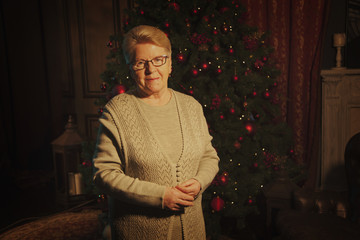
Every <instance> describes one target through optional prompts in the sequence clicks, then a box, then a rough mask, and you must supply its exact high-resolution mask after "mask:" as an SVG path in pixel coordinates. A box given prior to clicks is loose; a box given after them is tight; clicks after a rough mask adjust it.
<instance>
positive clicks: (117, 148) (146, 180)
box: [94, 25, 219, 240]
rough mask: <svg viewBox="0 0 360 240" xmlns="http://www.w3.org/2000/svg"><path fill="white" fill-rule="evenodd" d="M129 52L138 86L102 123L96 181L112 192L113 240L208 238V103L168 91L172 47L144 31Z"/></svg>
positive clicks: (134, 33)
mask: <svg viewBox="0 0 360 240" xmlns="http://www.w3.org/2000/svg"><path fill="white" fill-rule="evenodd" d="M123 52H124V55H125V59H126V61H127V63H128V64H129V67H130V72H131V76H132V78H133V79H134V81H135V82H136V89H135V90H131V91H128V92H126V93H123V94H120V95H117V96H116V97H114V98H113V99H112V100H111V101H109V103H108V104H107V105H106V107H105V109H104V113H103V115H102V117H101V118H100V128H99V135H98V141H97V147H96V151H95V156H94V166H95V169H96V172H95V175H94V181H95V183H96V185H97V186H98V187H99V189H101V190H102V191H103V192H104V193H106V194H108V195H109V209H110V210H109V212H110V222H111V224H110V225H111V229H112V238H113V239H126V240H128V239H136V240H139V239H189V240H197V239H205V237H206V234H205V224H204V219H203V214H202V207H201V194H202V192H203V191H204V190H205V189H206V188H207V186H208V185H209V184H210V183H211V181H212V179H213V178H214V176H215V175H216V173H217V172H218V161H219V158H218V156H217V153H216V151H215V149H214V148H213V147H212V145H211V139H212V138H211V136H210V135H209V132H208V127H207V124H206V120H205V118H204V115H203V111H202V107H201V105H200V104H199V103H198V102H197V101H196V100H195V99H194V98H193V97H191V96H188V95H185V94H182V93H180V92H177V91H174V90H172V89H170V88H168V78H169V75H170V73H171V70H172V66H171V45H170V41H169V39H168V38H167V36H166V35H165V34H164V32H162V31H161V30H159V29H157V28H155V27H152V26H145V25H142V26H138V27H135V28H133V29H132V30H130V31H129V32H128V33H127V34H126V35H125V38H124V42H123Z"/></svg>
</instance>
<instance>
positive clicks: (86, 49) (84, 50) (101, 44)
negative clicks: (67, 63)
mask: <svg viewBox="0 0 360 240" xmlns="http://www.w3.org/2000/svg"><path fill="white" fill-rule="evenodd" d="M63 1H65V4H64V8H63V9H64V10H63V11H64V16H67V18H68V19H67V20H66V21H67V23H68V29H67V31H68V33H67V35H68V36H69V39H68V40H69V46H70V47H69V48H70V49H71V54H70V55H71V66H72V67H71V69H72V74H73V76H72V77H73V79H74V97H73V98H64V102H65V103H66V104H65V105H66V107H65V109H66V111H65V112H68V113H71V114H73V115H74V116H75V118H76V119H77V125H78V128H79V133H80V134H81V135H82V136H83V137H84V138H92V137H94V136H92V135H94V133H93V129H89V128H91V127H92V125H93V124H89V122H88V121H89V120H88V117H87V116H90V115H91V116H94V115H96V114H97V110H98V109H97V106H95V105H94V100H95V98H98V97H99V96H100V95H101V94H103V93H102V92H101V90H100V84H101V78H100V74H101V73H102V72H104V70H105V69H106V63H107V59H106V57H107V55H108V54H109V51H110V49H109V48H108V47H107V46H106V43H107V42H108V39H109V36H110V35H114V34H118V33H119V29H120V24H121V21H120V19H122V11H123V10H120V9H124V8H125V7H127V5H128V1H125V0H103V1H97V0H75V1H71V0H63ZM72 107H74V111H73V112H72Z"/></svg>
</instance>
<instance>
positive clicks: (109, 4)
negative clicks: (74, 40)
mask: <svg viewBox="0 0 360 240" xmlns="http://www.w3.org/2000/svg"><path fill="white" fill-rule="evenodd" d="M114 3H115V2H114V1H112V0H103V1H93V0H77V4H78V17H79V39H80V54H81V67H82V81H83V94H84V97H98V96H99V94H101V91H100V87H99V86H100V74H101V73H102V72H103V71H104V70H105V64H106V56H107V55H108V54H109V48H107V47H106V43H107V41H108V39H109V36H110V35H114V34H115V33H116V21H117V19H116V16H115V14H116V11H113V9H114V8H115V7H116V6H114Z"/></svg>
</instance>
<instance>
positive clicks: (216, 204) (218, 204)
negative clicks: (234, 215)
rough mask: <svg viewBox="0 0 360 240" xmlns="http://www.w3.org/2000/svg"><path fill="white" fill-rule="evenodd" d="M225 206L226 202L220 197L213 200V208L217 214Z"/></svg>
mask: <svg viewBox="0 0 360 240" xmlns="http://www.w3.org/2000/svg"><path fill="white" fill-rule="evenodd" d="M224 206H225V202H224V200H222V199H221V198H220V197H219V196H217V197H215V198H213V199H212V200H211V208H212V209H213V210H214V211H216V212H219V211H221V210H222V209H223V208H224Z"/></svg>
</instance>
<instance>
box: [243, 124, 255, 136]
mask: <svg viewBox="0 0 360 240" xmlns="http://www.w3.org/2000/svg"><path fill="white" fill-rule="evenodd" d="M245 129H246V131H247V133H246V134H247V135H249V136H252V135H254V134H255V125H254V124H253V123H251V122H248V123H246V124H245Z"/></svg>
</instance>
